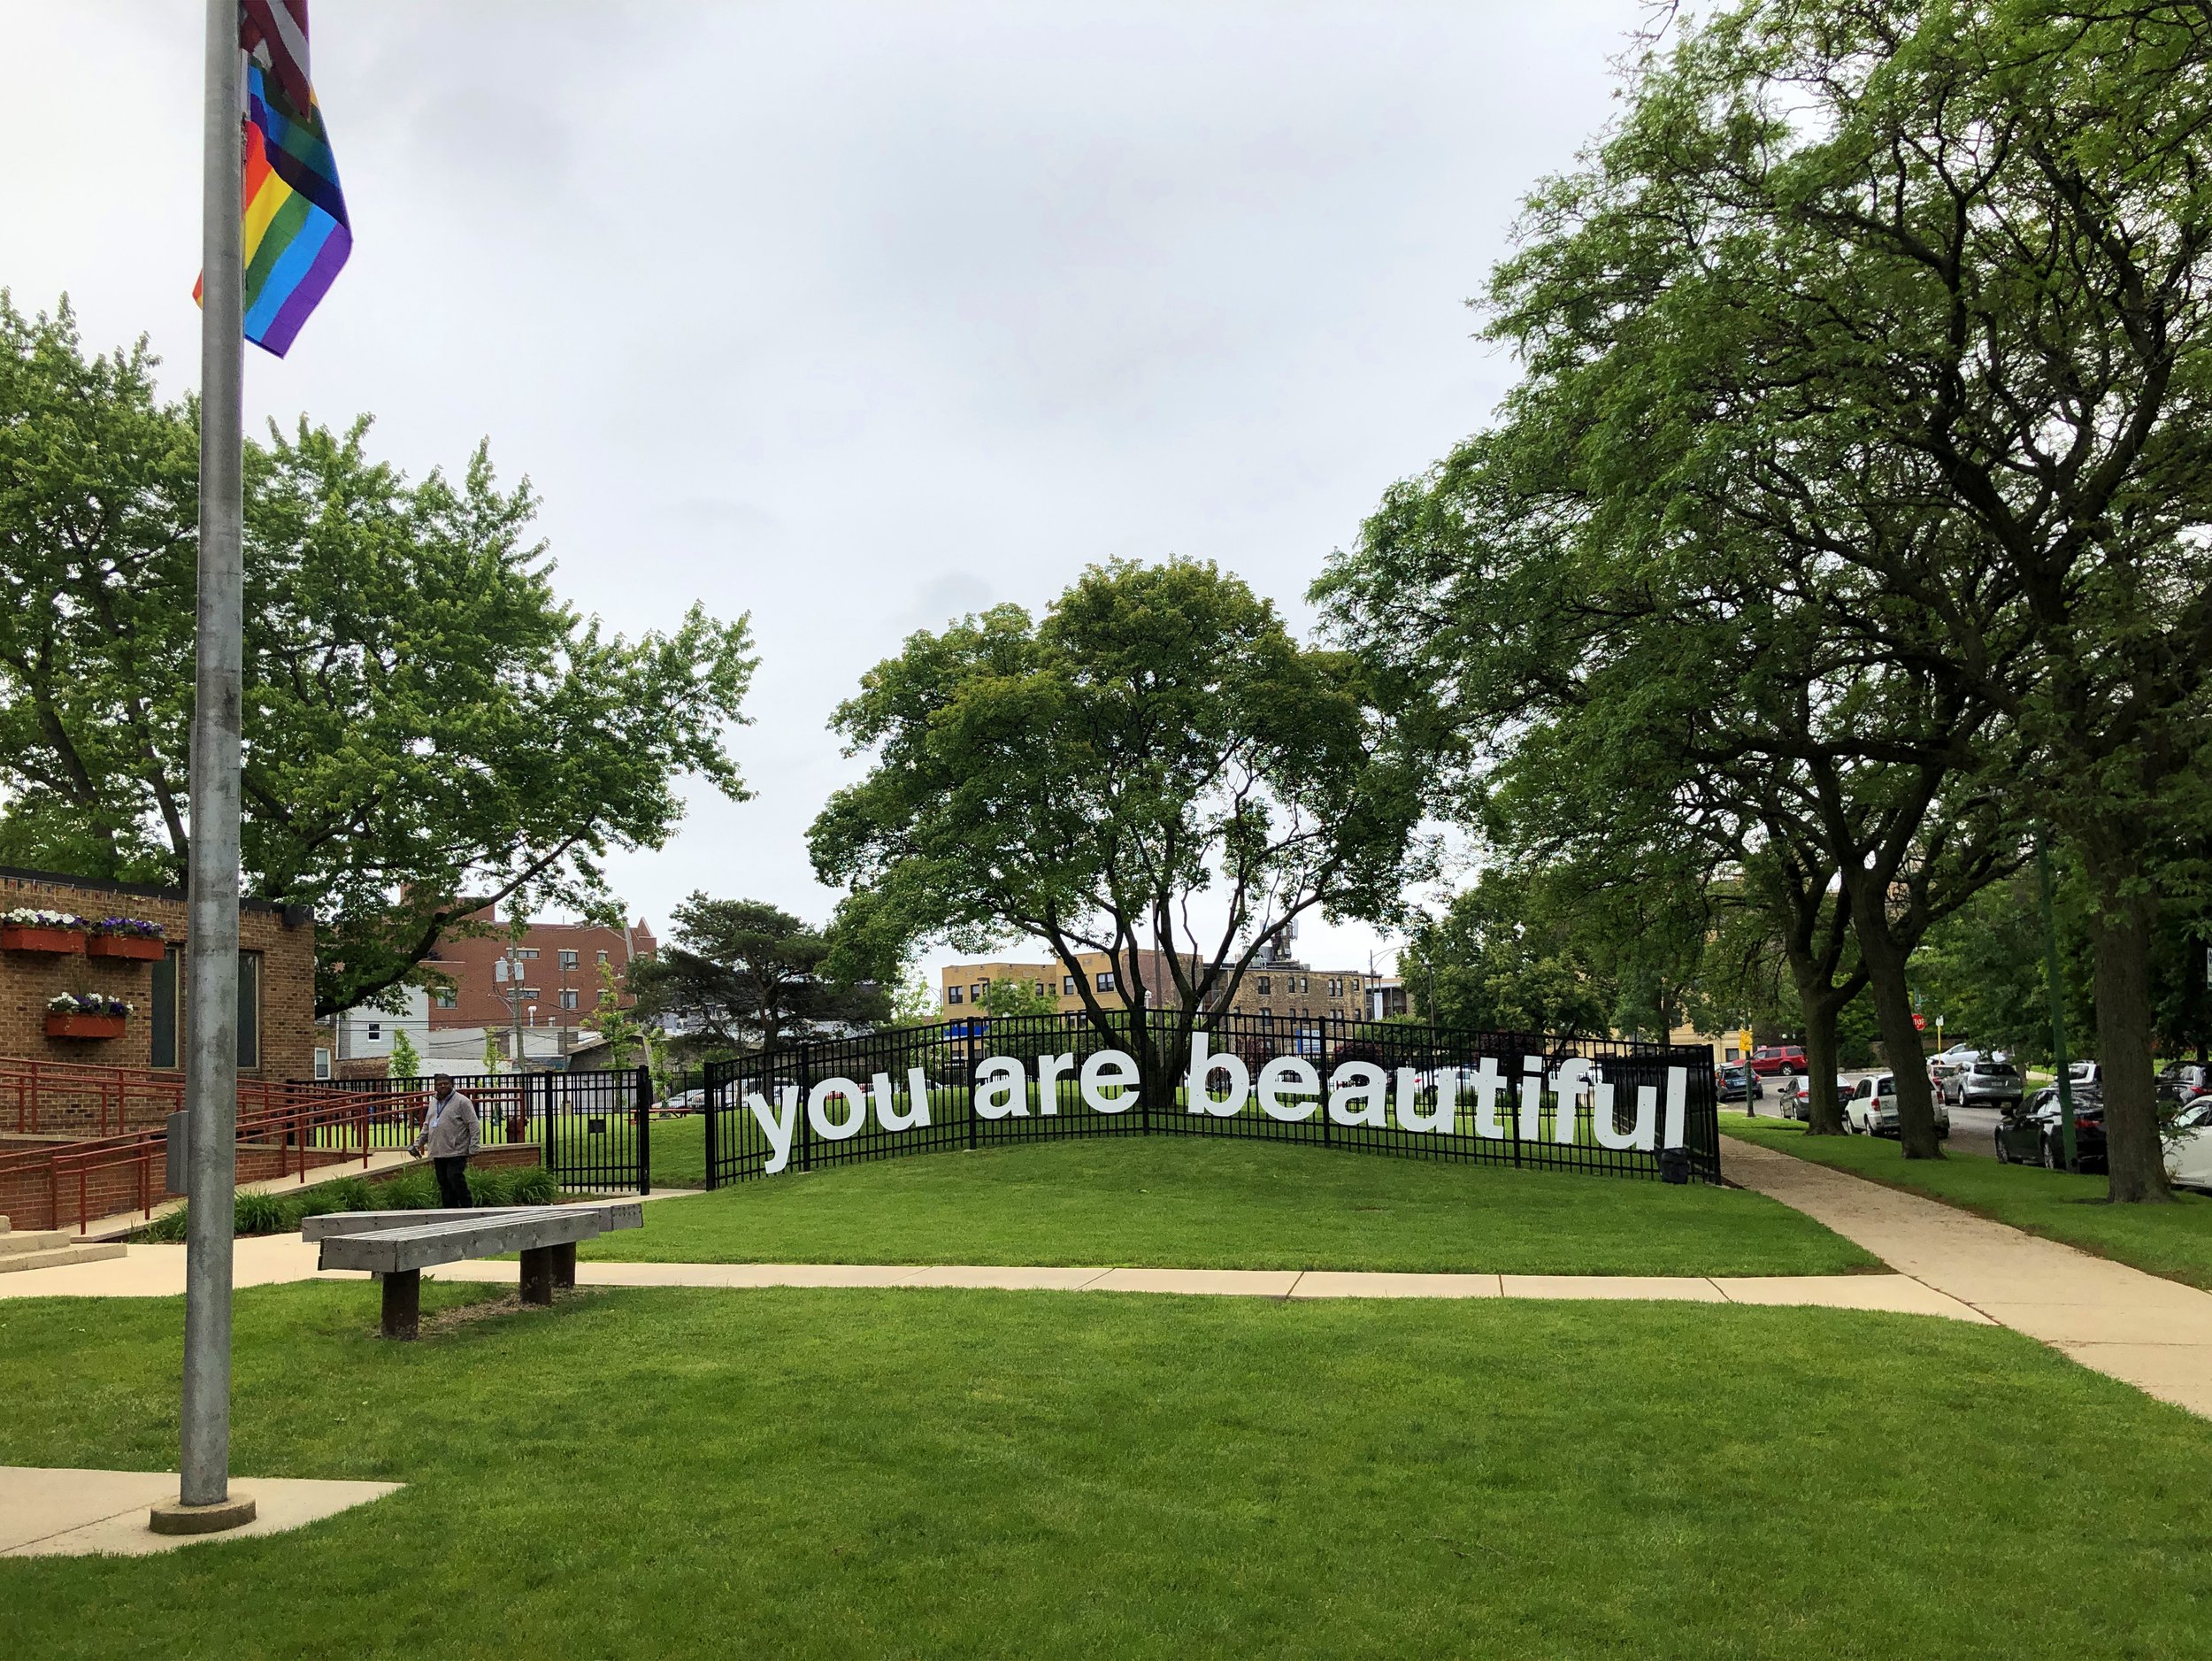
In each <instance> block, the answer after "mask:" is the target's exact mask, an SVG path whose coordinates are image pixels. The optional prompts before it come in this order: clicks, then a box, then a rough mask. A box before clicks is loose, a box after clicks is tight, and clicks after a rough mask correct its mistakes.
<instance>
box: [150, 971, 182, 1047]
mask: <svg viewBox="0 0 2212 1661" xmlns="http://www.w3.org/2000/svg"><path fill="white" fill-rule="evenodd" d="M178 968H179V965H178V963H177V949H176V948H175V947H174V946H172V947H170V948H169V950H167V951H165V952H163V953H162V954H161V957H159V959H158V960H157V961H156V963H155V964H154V993H153V1008H152V1009H151V1010H150V1011H148V1018H149V1019H150V1022H151V1025H150V1027H148V1029H147V1030H148V1033H149V1035H150V1037H151V1039H152V1048H153V1054H152V1056H151V1057H150V1059H149V1061H148V1064H147V1065H150V1066H156V1067H173V1066H175V1065H177V981H178V980H179V979H180V976H179V974H178Z"/></svg>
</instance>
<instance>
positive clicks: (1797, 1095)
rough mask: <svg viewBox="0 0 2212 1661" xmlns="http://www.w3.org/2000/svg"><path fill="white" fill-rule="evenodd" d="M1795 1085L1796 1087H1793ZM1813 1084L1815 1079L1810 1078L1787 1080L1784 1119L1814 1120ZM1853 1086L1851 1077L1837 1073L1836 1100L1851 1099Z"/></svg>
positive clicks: (1808, 1121)
mask: <svg viewBox="0 0 2212 1661" xmlns="http://www.w3.org/2000/svg"><path fill="white" fill-rule="evenodd" d="M1812 1085H1813V1081H1812V1080H1810V1079H1795V1080H1788V1081H1786V1082H1785V1084H1784V1086H1783V1089H1782V1117H1783V1118H1784V1119H1803V1120H1804V1121H1805V1122H1806V1123H1808V1124H1809V1123H1811V1122H1812V1117H1813V1090H1812ZM1792 1086H1794V1087H1795V1088H1791V1087H1792ZM1852 1088H1853V1086H1852V1082H1851V1080H1849V1079H1847V1078H1845V1077H1844V1076H1843V1074H1841V1073H1838V1074H1836V1101H1837V1102H1838V1103H1844V1102H1847V1101H1849V1100H1850V1099H1851V1091H1852Z"/></svg>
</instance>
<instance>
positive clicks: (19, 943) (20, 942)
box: [0, 923, 84, 952]
mask: <svg viewBox="0 0 2212 1661" xmlns="http://www.w3.org/2000/svg"><path fill="white" fill-rule="evenodd" d="M0 950H5V951H69V952H76V951H82V950H84V931H83V930H82V929H81V928H33V927H19V926H18V925H16V924H13V923H9V924H5V925H0Z"/></svg>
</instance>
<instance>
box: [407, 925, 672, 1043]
mask: <svg viewBox="0 0 2212 1661" xmlns="http://www.w3.org/2000/svg"><path fill="white" fill-rule="evenodd" d="M468 920H469V921H470V922H471V923H480V924H486V925H494V926H495V925H496V924H497V923H498V920H499V919H498V913H497V911H496V910H495V909H494V908H492V907H489V906H488V907H486V908H485V909H484V910H482V911H478V912H475V913H474V914H472V916H471V917H470V918H469V919H468ZM656 950H658V947H657V942H655V941H654V939H653V931H652V930H651V929H649V928H648V927H646V926H645V919H643V918H640V919H638V920H637V921H636V922H634V923H632V924H629V925H627V926H626V927H620V928H608V927H603V926H602V925H600V924H596V923H531V924H529V925H527V926H526V927H525V928H524V929H523V932H522V938H521V939H520V940H519V941H511V940H510V939H509V938H508V934H507V931H506V930H505V929H504V928H503V927H502V928H498V929H497V930H496V932H495V933H493V934H480V935H473V936H468V937H464V938H460V939H453V940H445V941H441V942H439V944H438V949H437V950H436V951H435V952H434V954H433V955H432V956H430V957H426V958H425V959H424V960H423V967H424V968H426V969H433V970H435V971H437V972H438V973H440V974H442V975H444V976H446V977H447V978H448V979H449V980H450V981H451V982H452V985H451V987H450V988H448V989H446V990H443V991H439V992H434V993H433V994H432V996H431V999H430V1011H429V1014H430V1027H429V1030H430V1034H431V1036H432V1039H433V1042H435V1041H436V1038H437V1035H438V1034H440V1033H442V1032H445V1031H448V1030H450V1029H453V1028H457V1027H467V1028H472V1029H476V1030H478V1031H481V1030H483V1029H486V1028H489V1029H491V1030H493V1031H495V1032H499V1033H504V1032H508V1031H509V1030H511V1027H513V1024H514V1019H515V1009H514V1005H513V1004H512V1003H511V1002H510V998H511V995H515V994H518V995H519V998H518V1001H519V1003H520V1004H521V1006H522V1010H521V1013H522V1023H523V1026H524V1027H526V1029H531V1030H535V1031H542V1030H544V1029H546V1028H553V1029H555V1030H557V1031H559V1032H562V1033H565V1034H570V1035H571V1038H570V1042H573V1036H572V1035H573V1034H575V1033H576V1032H578V1031H579V1030H580V1029H581V1027H582V1024H583V1020H584V1018H585V1017H586V1016H588V1015H589V1014H590V1013H591V1012H592V1011H594V1010H595V1009H596V1008H598V1007H599V966H600V965H602V964H604V965H607V966H608V967H609V968H611V970H612V971H613V972H614V980H615V987H616V996H617V998H618V1001H619V1003H620V1004H621V1006H622V1007H623V1008H624V1009H628V1008H629V1007H630V1006H631V1005H632V1004H634V1003H636V1001H637V1000H636V999H635V998H634V996H631V993H630V991H629V988H628V975H629V967H630V964H631V962H632V961H633V960H634V959H636V958H640V957H651V956H653V954H654V952H655V951H656ZM510 953H511V954H512V956H511V957H510ZM510 964H511V965H512V967H513V968H514V970H515V971H516V972H517V973H519V975H520V977H521V978H520V979H519V980H511V979H509V974H508V971H509V967H510ZM426 1053H427V1051H426Z"/></svg>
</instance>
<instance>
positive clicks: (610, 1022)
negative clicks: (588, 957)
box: [584, 958, 652, 1069]
mask: <svg viewBox="0 0 2212 1661" xmlns="http://www.w3.org/2000/svg"><path fill="white" fill-rule="evenodd" d="M639 966H640V965H639V964H637V963H633V964H632V965H631V973H632V977H633V978H635V975H636V971H637V969H638V967H639ZM622 992H623V988H622V981H621V980H620V979H619V978H618V976H617V975H616V973H615V972H614V965H612V964H611V963H609V962H607V961H606V960H605V959H604V958H602V959H601V960H600V962H599V996H598V1000H597V1002H596V1003H595V1004H594V1006H593V1009H592V1012H591V1013H590V1014H589V1015H588V1016H587V1017H586V1018H585V1019H584V1025H586V1026H587V1027H590V1028H591V1029H592V1031H594V1032H595V1033H597V1034H599V1035H600V1037H602V1038H603V1039H605V1040H606V1042H607V1065H609V1066H610V1067H613V1068H617V1069H619V1068H622V1067H627V1066H629V1065H633V1063H634V1061H635V1059H636V1057H637V1053H638V1050H639V1049H640V1047H641V1046H643V1047H644V1048H645V1049H646V1050H647V1051H648V1054H649V1056H650V1052H651V1049H652V1045H651V1028H650V1027H648V1026H646V1025H645V1024H644V1023H643V1022H641V1021H640V1020H638V1019H635V1018H634V1016H633V1015H632V1014H631V1012H630V1011H628V1010H626V1009H625V1008H624V1007H623V1006H622ZM649 1065H650V1063H649Z"/></svg>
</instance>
